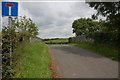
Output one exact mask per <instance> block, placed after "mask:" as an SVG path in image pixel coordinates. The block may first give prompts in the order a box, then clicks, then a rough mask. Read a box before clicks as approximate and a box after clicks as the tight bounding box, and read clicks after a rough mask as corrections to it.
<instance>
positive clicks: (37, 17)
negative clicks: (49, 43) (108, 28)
mask: <svg viewBox="0 0 120 80" xmlns="http://www.w3.org/2000/svg"><path fill="white" fill-rule="evenodd" d="M95 12H96V11H95V10H94V9H92V8H90V7H89V6H88V5H87V4H86V3H85V2H70V1H66V2H62V1H59V2H50V1H49V2H40V1H38V0H37V1H29V0H26V1H25V2H23V1H22V2H21V1H20V2H19V16H23V15H26V16H27V17H30V18H31V19H32V20H33V21H34V22H35V23H36V25H37V26H38V28H39V35H38V36H39V37H41V38H56V37H59V38H64V37H72V36H75V34H73V33H72V22H73V21H74V20H75V19H78V18H88V17H91V15H92V14H93V13H95ZM2 21H3V22H4V19H3V20H2Z"/></svg>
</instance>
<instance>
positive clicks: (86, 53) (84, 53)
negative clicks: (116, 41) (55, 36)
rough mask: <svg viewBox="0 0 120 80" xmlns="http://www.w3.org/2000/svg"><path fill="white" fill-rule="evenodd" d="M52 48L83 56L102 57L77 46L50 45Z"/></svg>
mask: <svg viewBox="0 0 120 80" xmlns="http://www.w3.org/2000/svg"><path fill="white" fill-rule="evenodd" d="M50 47H51V48H52V49H55V50H58V51H63V53H65V54H76V55H79V56H84V57H93V58H103V56H101V55H98V54H97V53H94V52H91V51H88V50H86V49H82V48H78V47H75V46H70V45H50Z"/></svg>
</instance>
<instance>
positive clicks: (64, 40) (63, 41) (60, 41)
mask: <svg viewBox="0 0 120 80" xmlns="http://www.w3.org/2000/svg"><path fill="white" fill-rule="evenodd" d="M44 42H45V43H46V44H67V43H68V38H57V39H47V40H44Z"/></svg>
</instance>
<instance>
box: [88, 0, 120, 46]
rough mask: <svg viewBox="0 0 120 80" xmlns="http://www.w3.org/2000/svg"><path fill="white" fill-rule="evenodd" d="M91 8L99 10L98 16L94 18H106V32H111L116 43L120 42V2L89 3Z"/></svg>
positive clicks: (95, 15)
mask: <svg viewBox="0 0 120 80" xmlns="http://www.w3.org/2000/svg"><path fill="white" fill-rule="evenodd" d="M87 4H89V6H90V7H92V8H94V9H95V10H97V13H96V14H93V16H92V17H93V18H94V19H96V18H97V17H98V16H99V15H102V16H104V17H106V21H107V23H106V31H108V32H110V34H111V37H115V38H114V42H117V43H116V44H118V43H119V41H120V24H119V22H120V1H119V2H87Z"/></svg>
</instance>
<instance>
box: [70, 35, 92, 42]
mask: <svg viewBox="0 0 120 80" xmlns="http://www.w3.org/2000/svg"><path fill="white" fill-rule="evenodd" d="M69 42H94V39H92V38H86V36H84V35H82V36H77V37H70V38H69Z"/></svg>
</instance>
